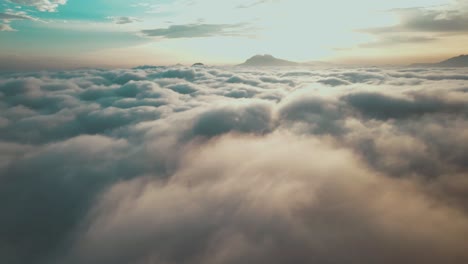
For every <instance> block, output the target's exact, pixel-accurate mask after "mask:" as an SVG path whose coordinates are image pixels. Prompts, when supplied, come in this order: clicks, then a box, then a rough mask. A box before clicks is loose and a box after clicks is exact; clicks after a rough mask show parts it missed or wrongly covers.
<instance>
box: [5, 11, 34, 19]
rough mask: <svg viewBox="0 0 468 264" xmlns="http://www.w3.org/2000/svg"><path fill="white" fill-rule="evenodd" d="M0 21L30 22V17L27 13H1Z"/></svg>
mask: <svg viewBox="0 0 468 264" xmlns="http://www.w3.org/2000/svg"><path fill="white" fill-rule="evenodd" d="M0 19H2V20H30V19H32V18H31V17H30V16H28V15H26V14H25V13H0Z"/></svg>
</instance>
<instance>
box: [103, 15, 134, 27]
mask: <svg viewBox="0 0 468 264" xmlns="http://www.w3.org/2000/svg"><path fill="white" fill-rule="evenodd" d="M108 18H109V19H111V20H112V21H113V22H114V23H115V24H119V25H123V24H131V23H134V22H139V21H140V20H139V19H138V18H136V17H126V16H120V17H108Z"/></svg>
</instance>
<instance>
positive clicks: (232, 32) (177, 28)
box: [141, 24, 246, 38]
mask: <svg viewBox="0 0 468 264" xmlns="http://www.w3.org/2000/svg"><path fill="white" fill-rule="evenodd" d="M245 26H246V25H245V24H234V25H231V24H186V25H171V26H169V27H167V28H157V29H145V30H142V31H141V33H143V34H144V35H146V36H150V37H163V38H203V37H214V36H240V35H244V34H245V32H244V31H243V30H242V29H243V28H245Z"/></svg>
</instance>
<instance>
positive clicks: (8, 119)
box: [0, 66, 468, 264]
mask: <svg viewBox="0 0 468 264" xmlns="http://www.w3.org/2000/svg"><path fill="white" fill-rule="evenodd" d="M466 76H467V72H466V70H463V69H429V68H424V69H418V68H405V69H403V68H402V69H398V68H389V69H377V68H357V69H330V70H321V71H317V70H313V71H311V70H308V69H297V68H295V69H287V68H282V69H268V70H256V69H244V68H209V67H206V68H188V67H149V66H147V67H138V68H135V69H129V70H125V69H121V70H102V69H83V70H76V71H67V72H60V71H50V72H37V73H8V74H2V75H0V208H1V209H2V217H0V262H1V263H11V264H22V263H38V264H49V263H52V264H55V263H57V264H58V263H64V264H81V263H89V264H93V263H96V264H97V263H100V264H102V263H113V264H147V263H167V264H170V263H213V264H214V263H223V264H224V263H429V264H430V263H457V264H458V263H467V262H468V253H467V252H468V245H467V243H466V237H467V236H468V200H467V196H466V193H467V192H468V178H467V175H468V158H467V155H466V153H468V129H467V128H468V88H467V87H468V83H467V79H466Z"/></svg>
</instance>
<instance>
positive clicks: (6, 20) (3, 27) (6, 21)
mask: <svg viewBox="0 0 468 264" xmlns="http://www.w3.org/2000/svg"><path fill="white" fill-rule="evenodd" d="M0 20H3V24H0V31H16V30H15V29H13V28H12V27H11V26H10V22H11V21H12V20H38V19H36V18H33V17H31V16H29V15H27V14H26V13H25V12H16V13H13V12H7V13H0Z"/></svg>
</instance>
